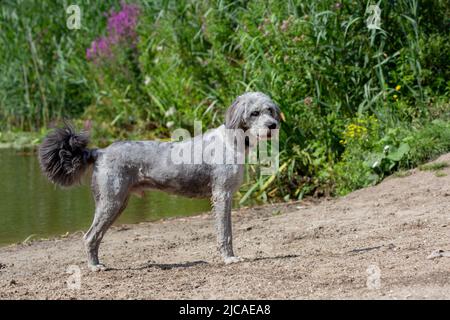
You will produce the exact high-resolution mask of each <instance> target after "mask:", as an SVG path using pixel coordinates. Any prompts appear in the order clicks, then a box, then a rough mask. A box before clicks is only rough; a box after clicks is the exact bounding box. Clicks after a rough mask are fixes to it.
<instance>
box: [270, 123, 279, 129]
mask: <svg viewBox="0 0 450 320" xmlns="http://www.w3.org/2000/svg"><path fill="white" fill-rule="evenodd" d="M276 128H277V124H276V123H275V122H274V123H272V124H271V125H269V129H270V130H274V129H276Z"/></svg>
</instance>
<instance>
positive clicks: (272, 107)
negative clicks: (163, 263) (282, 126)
mask: <svg viewBox="0 0 450 320" xmlns="http://www.w3.org/2000/svg"><path fill="white" fill-rule="evenodd" d="M279 120H280V110H279V108H278V106H277V105H276V104H275V103H274V102H273V101H272V100H271V99H270V98H269V97H268V96H267V95H265V94H263V93H260V92H249V93H245V94H243V95H242V96H240V97H238V98H237V99H236V100H235V101H234V103H233V104H232V105H231V106H230V108H229V109H228V110H227V113H226V121H225V125H222V126H220V127H218V128H216V129H213V130H210V131H209V132H207V133H206V134H204V135H202V136H199V137H194V138H193V139H189V140H186V141H181V142H158V141H123V142H115V143H113V144H111V145H110V146H108V147H107V148H104V149H95V150H90V149H87V148H86V145H87V137H86V136H84V135H77V134H76V133H74V132H73V130H72V129H71V128H69V129H68V127H66V128H63V129H58V130H57V131H55V133H51V134H50V135H49V136H48V137H47V138H46V139H45V140H44V142H43V143H42V146H41V150H40V153H39V156H40V162H41V167H42V170H43V171H44V173H45V174H46V175H47V176H48V177H49V178H50V180H51V181H52V182H54V183H56V184H60V185H64V186H67V185H69V184H71V183H72V182H73V181H75V180H76V179H75V177H78V176H79V173H82V172H84V170H85V168H86V167H87V166H89V165H91V164H92V165H93V175H92V185H91V187H92V192H93V195H94V200H95V215H94V221H93V223H92V226H91V227H90V229H89V230H88V231H87V233H86V234H85V236H84V240H85V247H86V252H87V256H88V263H89V266H90V268H91V269H92V270H94V271H98V270H102V269H105V267H104V266H103V265H102V264H101V263H100V262H99V259H98V250H99V246H100V242H101V240H102V238H103V236H104V234H105V233H106V231H107V230H108V228H109V227H110V226H111V225H112V224H113V223H114V221H115V220H116V219H117V218H118V217H119V215H120V214H121V212H122V211H123V210H124V209H125V207H126V206H127V202H128V199H129V197H130V193H132V192H133V193H141V192H142V191H143V190H145V189H158V190H163V191H166V192H170V193H174V194H179V195H183V196H188V197H199V198H211V201H212V205H213V213H214V216H215V226H216V232H217V243H218V248H219V252H220V253H221V255H222V257H223V259H224V262H225V263H233V262H237V261H240V260H241V259H240V258H239V257H237V256H235V255H234V252H233V243H232V228H231V207H232V199H233V194H234V193H235V191H236V190H237V189H238V188H239V187H240V185H241V183H242V179H243V173H244V165H243V164H240V163H235V164H214V163H205V162H202V163H200V164H194V163H192V164H184V163H181V164H174V163H173V161H172V155H173V154H174V153H177V152H179V151H180V152H181V151H182V150H186V147H190V146H192V144H193V143H195V142H199V141H200V143H202V144H203V145H205V146H206V145H208V144H210V143H216V141H219V140H224V139H225V140H226V139H229V138H228V137H227V136H226V135H225V134H224V131H225V130H226V129H242V130H249V131H250V133H255V134H256V132H257V130H259V131H261V130H265V131H266V132H268V133H270V129H278V128H279V123H280V121H279ZM77 137H82V139H78V140H80V141H81V143H71V141H78V140H77ZM199 139H200V140H199ZM225 142H226V143H225V144H224V145H225V150H224V152H225V153H228V152H234V153H237V154H238V155H239V153H240V152H246V151H247V150H243V151H241V150H237V149H236V147H235V144H234V142H233V141H225ZM47 154H49V155H51V157H47V156H46V155H47ZM71 154H73V155H74V156H73V158H72V160H73V163H74V166H76V168H74V169H76V170H75V173H76V174H75V176H74V177H69V178H68V177H66V176H65V175H71V174H72V172H73V170H72V171H71V168H70V163H71V162H70V159H68V155H71ZM244 156H245V155H244ZM80 163H81V164H82V166H80V165H79V164H80ZM61 166H62V167H64V168H65V169H64V170H63V171H61V170H60V171H58V172H57V173H58V174H57V175H56V177H55V178H52V177H54V175H53V174H52V172H53V171H54V170H55V169H54V168H55V167H56V168H60V167H61Z"/></svg>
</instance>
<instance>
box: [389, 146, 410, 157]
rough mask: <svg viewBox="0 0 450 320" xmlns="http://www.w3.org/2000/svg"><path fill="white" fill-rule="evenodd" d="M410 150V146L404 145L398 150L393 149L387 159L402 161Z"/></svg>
mask: <svg viewBox="0 0 450 320" xmlns="http://www.w3.org/2000/svg"><path fill="white" fill-rule="evenodd" d="M409 150H410V147H409V144H407V143H402V144H400V146H399V147H398V148H392V149H391V151H390V152H389V154H388V156H387V158H388V159H389V160H392V161H400V160H401V159H402V158H403V156H404V155H405V154H407V153H408V152H409Z"/></svg>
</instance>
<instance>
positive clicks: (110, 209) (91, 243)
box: [84, 177, 129, 271]
mask: <svg viewBox="0 0 450 320" xmlns="http://www.w3.org/2000/svg"><path fill="white" fill-rule="evenodd" d="M115 179H118V177H115ZM116 183H117V182H116ZM112 184H113V183H111V181H109V183H108V185H112ZM116 185H117V184H116ZM93 187H94V189H93V191H94V197H95V200H96V201H95V202H96V204H95V215H94V221H93V222H92V225H91V227H90V228H89V230H88V232H87V233H86V234H85V236H84V241H85V247H86V253H87V256H88V264H89V267H90V269H91V270H92V271H100V270H105V269H106V268H105V266H104V265H102V264H101V263H100V262H99V259H98V249H99V247H100V242H101V241H102V239H103V236H104V235H105V233H106V231H107V230H108V228H109V227H110V226H111V225H112V224H113V223H114V221H115V220H116V219H117V218H118V217H119V216H120V214H121V213H122V211H123V210H124V209H125V208H126V206H127V203H128V199H129V190H128V184H127V183H124V181H122V183H121V184H120V188H119V190H117V191H118V192H111V190H110V189H108V188H106V189H105V188H101V186H98V185H96V184H95V180H94V183H93ZM99 187H100V188H99ZM102 189H103V190H102ZM100 190H102V191H100ZM105 190H107V191H108V192H105Z"/></svg>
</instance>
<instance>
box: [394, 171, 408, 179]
mask: <svg viewBox="0 0 450 320" xmlns="http://www.w3.org/2000/svg"><path fill="white" fill-rule="evenodd" d="M410 175H411V171H407V170H399V171H397V172H395V173H394V177H397V178H404V177H408V176H410Z"/></svg>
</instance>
